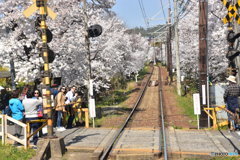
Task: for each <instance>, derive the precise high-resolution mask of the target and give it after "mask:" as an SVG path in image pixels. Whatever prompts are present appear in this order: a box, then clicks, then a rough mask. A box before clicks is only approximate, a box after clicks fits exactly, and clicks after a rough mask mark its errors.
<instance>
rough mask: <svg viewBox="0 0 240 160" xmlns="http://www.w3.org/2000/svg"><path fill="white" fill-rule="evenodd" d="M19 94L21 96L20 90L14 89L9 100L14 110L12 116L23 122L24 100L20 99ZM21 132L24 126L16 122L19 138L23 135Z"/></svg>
mask: <svg viewBox="0 0 240 160" xmlns="http://www.w3.org/2000/svg"><path fill="white" fill-rule="evenodd" d="M18 96H19V92H18V91H14V92H13V93H12V97H11V99H10V100H9V107H10V109H11V111H12V118H13V119H16V120H18V121H21V122H22V121H23V117H24V114H23V112H24V108H23V105H22V102H21V101H20V100H19V99H18ZM21 132H22V127H21V126H19V125H17V124H15V136H16V137H18V138H19V137H20V136H21ZM15 144H16V143H15Z"/></svg>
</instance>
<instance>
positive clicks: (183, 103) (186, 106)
mask: <svg viewBox="0 0 240 160" xmlns="http://www.w3.org/2000/svg"><path fill="white" fill-rule="evenodd" d="M175 94H176V98H177V103H178V105H179V106H180V107H181V108H182V109H183V111H184V114H186V115H188V116H189V117H191V118H192V119H195V118H196V116H195V115H194V108H193V99H192V96H191V95H189V94H188V95H186V96H185V97H182V96H178V95H177V92H176V91H175Z"/></svg>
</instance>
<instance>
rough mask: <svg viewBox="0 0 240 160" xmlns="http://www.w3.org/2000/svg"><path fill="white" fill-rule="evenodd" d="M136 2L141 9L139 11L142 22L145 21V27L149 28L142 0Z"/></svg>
mask: <svg viewBox="0 0 240 160" xmlns="http://www.w3.org/2000/svg"><path fill="white" fill-rule="evenodd" d="M138 3H139V6H140V9H141V12H142V16H143V19H144V22H145V24H146V26H147V28H149V23H148V21H147V15H146V11H145V8H144V5H143V2H142V0H138Z"/></svg>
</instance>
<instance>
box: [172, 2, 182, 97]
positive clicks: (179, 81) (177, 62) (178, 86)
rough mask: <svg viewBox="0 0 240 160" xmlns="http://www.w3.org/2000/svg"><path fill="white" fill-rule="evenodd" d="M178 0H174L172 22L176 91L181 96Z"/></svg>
mask: <svg viewBox="0 0 240 160" xmlns="http://www.w3.org/2000/svg"><path fill="white" fill-rule="evenodd" d="M177 16H178V1H177V0H174V23H175V27H174V28H175V54H176V70H177V93H178V95H179V96H181V72H180V57H179V33H178V17H177Z"/></svg>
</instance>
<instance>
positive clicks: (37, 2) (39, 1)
mask: <svg viewBox="0 0 240 160" xmlns="http://www.w3.org/2000/svg"><path fill="white" fill-rule="evenodd" d="M32 1H33V2H34V3H33V4H32V5H31V6H30V7H29V8H27V9H26V10H25V11H24V12H23V14H24V16H25V17H27V18H28V17H30V16H31V15H32V14H33V13H34V12H35V11H37V10H39V19H40V31H41V39H42V48H41V52H42V53H41V54H42V57H43V61H44V66H43V68H44V73H43V84H44V87H43V89H42V95H43V109H44V111H43V113H44V114H45V115H46V116H47V117H46V118H47V130H48V137H49V138H53V137H54V136H53V118H52V107H51V92H50V71H49V58H48V57H49V49H48V45H47V42H48V41H47V25H46V17H47V15H49V16H50V17H51V18H52V19H55V18H56V14H55V13H54V12H53V11H52V10H51V9H50V8H48V7H47V0H32Z"/></svg>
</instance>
